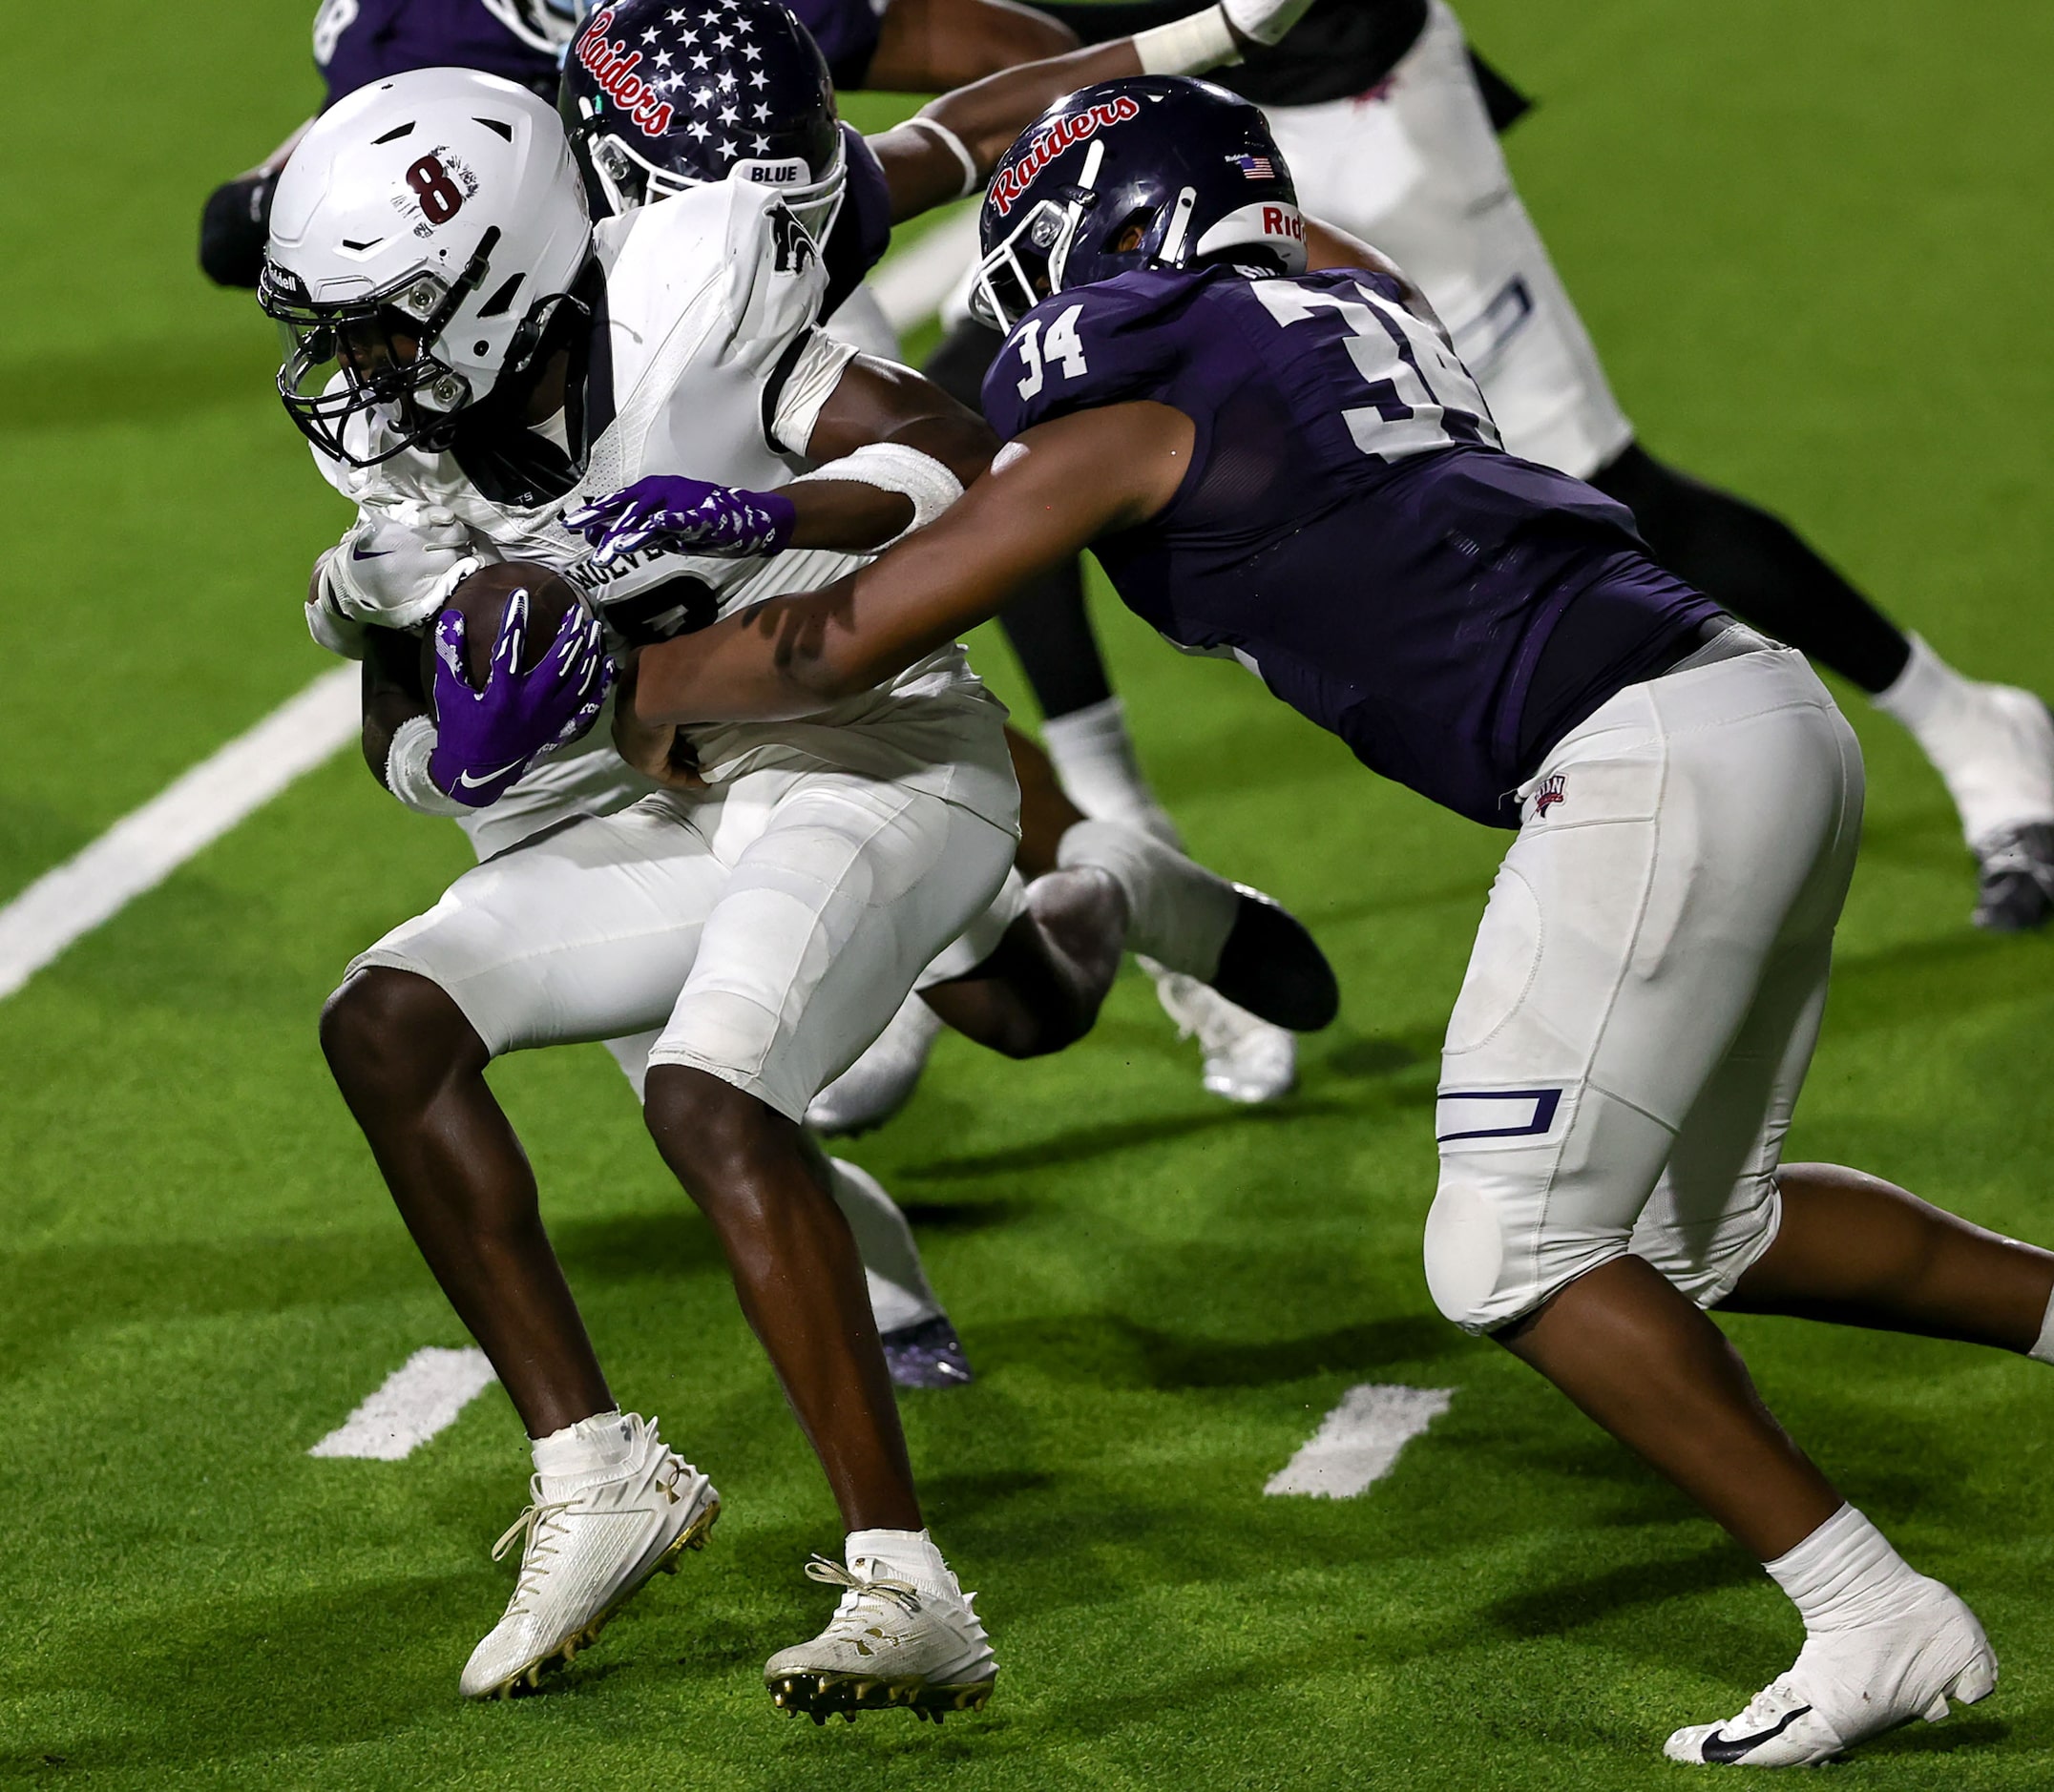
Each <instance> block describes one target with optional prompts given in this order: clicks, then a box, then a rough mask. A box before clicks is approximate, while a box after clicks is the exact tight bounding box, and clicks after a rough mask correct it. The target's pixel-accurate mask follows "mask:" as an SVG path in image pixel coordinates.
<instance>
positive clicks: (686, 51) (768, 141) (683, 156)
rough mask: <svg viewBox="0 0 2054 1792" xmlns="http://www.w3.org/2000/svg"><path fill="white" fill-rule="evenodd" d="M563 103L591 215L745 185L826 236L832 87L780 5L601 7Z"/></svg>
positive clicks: (695, 1)
mask: <svg viewBox="0 0 2054 1792" xmlns="http://www.w3.org/2000/svg"><path fill="white" fill-rule="evenodd" d="M559 103H560V105H561V108H562V112H563V119H564V124H565V126H566V127H567V128H568V129H569V131H570V133H571V137H572V141H573V144H574V146H575V148H576V154H577V159H578V162H579V164H580V166H581V167H582V168H583V170H584V172H585V177H586V188H587V192H588V194H589V195H590V198H591V200H592V205H593V209H594V210H595V211H601V212H623V211H628V210H630V209H632V208H633V207H635V206H637V205H641V204H645V203H647V202H648V201H649V200H652V199H659V198H664V197H666V196H667V195H669V194H673V193H678V192H681V191H682V190H683V189H684V188H686V187H691V186H700V185H703V184H705V183H706V182H709V181H715V180H748V181H755V182H758V183H760V184H763V185H768V186H775V187H776V188H777V189H778V190H779V192H780V193H781V194H782V195H783V196H784V198H785V200H786V204H788V205H789V206H790V207H791V209H792V211H793V212H794V213H796V214H797V216H798V218H799V220H800V221H801V222H802V223H803V224H804V225H805V226H806V228H807V234H808V235H809V236H810V237H811V238H812V240H813V241H814V243H815V245H816V246H817V245H819V244H821V243H824V242H826V240H827V239H828V229H829V228H830V226H831V225H832V224H833V222H834V215H835V213H836V211H837V210H838V209H839V208H840V206H841V202H842V184H843V178H844V172H845V170H844V156H843V149H842V135H841V131H840V130H839V128H838V127H837V125H836V122H835V112H834V84H833V82H832V81H831V80H830V79H829V78H828V65H827V63H826V62H825V61H824V60H823V59H822V57H821V53H820V51H819V49H818V48H817V47H816V46H815V45H814V42H813V40H812V38H811V37H809V36H808V35H807V31H806V28H805V26H803V25H801V24H800V23H799V21H798V20H797V19H796V18H794V17H793V16H792V14H791V13H790V12H789V11H788V10H786V8H784V7H782V6H780V5H779V4H778V3H777V0H682V4H680V3H679V0H619V4H618V5H615V6H608V7H602V8H600V9H599V10H597V11H596V12H594V13H593V15H592V16H591V18H589V19H588V20H587V21H586V22H585V27H584V29H583V30H582V31H579V32H578V34H577V37H576V40H575V41H574V42H573V43H572V45H571V49H570V53H569V55H568V56H567V57H566V58H565V60H564V68H563V89H562V96H561V100H560V102H559Z"/></svg>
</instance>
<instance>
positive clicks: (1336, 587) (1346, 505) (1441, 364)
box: [984, 267, 1719, 825]
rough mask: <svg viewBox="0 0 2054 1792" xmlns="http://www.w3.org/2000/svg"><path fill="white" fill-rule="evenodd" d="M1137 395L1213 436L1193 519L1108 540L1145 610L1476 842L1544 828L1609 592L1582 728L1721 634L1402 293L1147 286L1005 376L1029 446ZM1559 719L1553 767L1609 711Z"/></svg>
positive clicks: (1062, 334)
mask: <svg viewBox="0 0 2054 1792" xmlns="http://www.w3.org/2000/svg"><path fill="white" fill-rule="evenodd" d="M1131 400H1150V401H1153V402H1155V403H1158V404H1163V405H1168V406H1173V407H1175V408H1176V409H1178V410H1180V411H1182V412H1184V415H1186V416H1187V417H1189V418H1190V419H1191V421H1192V423H1193V425H1194V426H1195V427H1196V430H1197V435H1196V439H1195V441H1194V443H1193V446H1192V456H1191V467H1190V470H1189V471H1188V472H1187V473H1186V474H1185V476H1184V483H1183V485H1182V487H1181V488H1180V490H1178V493H1177V495H1176V497H1175V498H1174V499H1172V500H1171V502H1170V504H1169V505H1168V507H1167V508H1166V509H1164V510H1163V511H1162V512H1160V513H1159V514H1158V515H1156V516H1155V517H1153V518H1151V519H1150V520H1149V521H1148V522H1147V523H1145V524H1143V525H1142V526H1141V527H1140V528H1137V529H1132V530H1127V531H1122V532H1121V533H1119V534H1115V535H1110V536H1107V537H1105V538H1103V539H1101V540H1100V541H1099V542H1097V543H1095V544H1094V546H1093V552H1095V553H1096V554H1097V555H1098V557H1099V560H1100V564H1101V565H1102V566H1103V567H1104V568H1105V571H1106V573H1107V575H1108V576H1109V577H1110V578H1111V579H1112V582H1113V584H1114V587H1115V588H1116V589H1117V590H1118V591H1119V593H1120V595H1121V600H1122V601H1123V602H1124V603H1125V604H1126V605H1127V607H1128V608H1129V609H1131V610H1133V611H1134V612H1135V613H1136V614H1137V615H1140V616H1141V617H1142V619H1143V620H1144V621H1146V622H1148V623H1149V624H1150V625H1151V626H1153V627H1154V628H1155V629H1157V630H1158V631H1159V632H1160V633H1161V634H1163V636H1166V637H1167V638H1168V639H1169V640H1170V641H1171V642H1172V643H1174V644H1175V645H1177V646H1179V647H1182V648H1184V649H1185V650H1186V651H1189V652H1195V653H1209V654H1218V655H1222V656H1226V655H1231V656H1233V657H1235V658H1238V659H1240V660H1241V661H1242V662H1243V663H1244V664H1246V665H1247V666H1249V667H1250V668H1251V669H1252V670H1254V671H1256V672H1257V673H1259V674H1260V676H1261V677H1262V678H1263V680H1264V682H1265V683H1266V684H1268V687H1269V689H1270V690H1271V691H1272V692H1274V693H1275V694H1276V695H1277V696H1278V697H1280V698H1283V699H1284V700H1285V701H1286V702H1288V703H1289V704H1290V705H1291V706H1292V707H1293V708H1294V709H1297V710H1299V711H1300V712H1301V713H1302V714H1304V715H1306V716H1307V717H1309V718H1310V719H1312V720H1313V721H1316V722H1318V723H1319V724H1320V725H1321V726H1322V727H1324V728H1327V729H1330V730H1331V731H1332V732H1333V733H1335V734H1337V735H1339V736H1340V737H1341V739H1342V740H1346V741H1347V742H1348V744H1349V745H1350V746H1351V747H1352V749H1353V750H1354V752H1355V755H1356V757H1357V758H1359V759H1360V760H1361V761H1363V762H1364V763H1365V764H1367V765H1369V766H1370V767H1371V768H1372V769H1373V770H1374V771H1377V772H1380V773H1382V774H1383V775H1384V776H1386V777H1388V778H1392V779H1394V780H1396V781H1398V782H1400V783H1404V784H1408V785H1410V786H1411V787H1412V788H1413V789H1415V790H1417V791H1419V792H1420V793H1421V794H1422V795H1424V796H1427V797H1430V798H1432V799H1433V800H1434V801H1435V802H1439V803H1442V804H1444V805H1445V806H1447V807H1448V808H1451V809H1454V810H1456V811H1457V813H1458V814H1461V815H1466V816H1469V817H1470V818H1472V819H1473V820H1475V821H1478V822H1483V823H1493V824H1498V825H1516V824H1517V813H1516V810H1515V809H1514V808H1513V807H1512V806H1511V805H1509V804H1508V803H1507V802H1505V801H1504V799H1505V797H1506V796H1507V795H1508V793H1509V792H1511V791H1512V790H1513V789H1514V788H1515V787H1516V786H1517V785H1518V784H1519V783H1520V782H1521V781H1523V780H1524V778H1525V777H1527V776H1528V775H1529V774H1530V773H1531V771H1532V769H1533V761H1534V760H1535V756H1536V751H1537V746H1536V741H1535V738H1534V736H1535V729H1534V726H1533V724H1534V722H1535V720H1536V718H1534V717H1530V716H1529V715H1528V714H1527V700H1528V696H1529V691H1530V690H1531V689H1532V687H1533V685H1534V673H1535V668H1536V666H1537V665H1538V664H1539V663H1540V662H1541V658H1542V655H1543V649H1544V648H1545V647H1546V646H1547V643H1548V641H1549V638H1550V636H1552V635H1553V634H1554V632H1555V629H1556V626H1557V624H1558V623H1559V622H1560V621H1561V617H1562V615H1563V614H1564V613H1565V612H1566V611H1567V610H1568V609H1569V608H1570V607H1571V605H1572V604H1574V603H1576V602H1577V601H1578V600H1579V598H1580V597H1581V596H1582V595H1583V594H1586V593H1601V594H1602V597H1594V600H1593V605H1592V611H1591V613H1592V614H1593V615H1596V614H1599V613H1601V612H1602V615H1603V618H1604V626H1603V627H1601V628H1596V629H1593V630H1591V631H1588V632H1587V633H1586V634H1582V635H1579V634H1577V633H1574V632H1572V633H1571V634H1570V635H1568V636H1565V637H1564V638H1565V640H1569V641H1579V642H1581V641H1584V640H1587V641H1589V642H1590V643H1591V646H1590V648H1589V650H1588V651H1589V654H1590V655H1591V656H1593V663H1591V664H1590V665H1589V666H1587V667H1584V666H1582V665H1578V666H1564V665H1562V664H1560V663H1554V664H1551V666H1550V668H1549V674H1548V678H1547V688H1548V690H1549V691H1550V692H1559V691H1561V690H1563V689H1568V688H1573V689H1574V690H1576V691H1577V692H1579V693H1581V694H1582V695H1583V696H1584V697H1585V698H1590V694H1591V693H1593V692H1595V693H1597V694H1598V695H1597V696H1596V698H1595V699H1594V700H1590V701H1588V702H1586V706H1585V707H1584V709H1583V710H1582V714H1587V713H1588V710H1589V708H1590V707H1594V706H1595V701H1597V700H1602V698H1603V695H1608V694H1609V693H1608V692H1607V691H1606V690H1605V688H1604V681H1603V675H1604V673H1605V672H1606V670H1607V668H1608V667H1616V668H1618V669H1619V670H1620V672H1621V674H1622V676H1621V677H1619V678H1618V679H1617V681H1616V682H1615V683H1614V684H1613V685H1612V686H1611V687H1610V688H1611V689H1617V688H1618V687H1619V685H1620V684H1623V683H1624V682H1627V681H1629V678H1630V677H1638V676H1645V671H1646V670H1647V668H1648V667H1649V666H1650V665H1651V664H1652V663H1654V662H1655V661H1656V660H1657V659H1659V657H1660V651H1661V648H1662V647H1663V645H1664V644H1665V643H1667V642H1673V641H1680V640H1681V639H1682V638H1683V637H1685V636H1687V635H1688V634H1690V633H1691V632H1692V631H1694V630H1696V629H1698V628H1700V627H1701V626H1702V625H1703V624H1704V623H1705V622H1706V621H1708V620H1709V619H1710V618H1712V617H1714V616H1716V615H1718V614H1719V612H1718V608H1717V606H1716V605H1714V604H1713V603H1711V602H1710V601H1709V600H1708V599H1707V598H1705V597H1702V596H1700V595H1699V594H1697V593H1695V592H1693V591H1691V590H1690V589H1689V588H1688V587H1687V586H1684V585H1681V584H1679V583H1677V582H1676V581H1675V580H1673V579H1670V578H1668V577H1667V576H1666V574H1662V573H1657V572H1656V571H1655V569H1653V568H1652V567H1651V566H1645V562H1644V561H1643V560H1642V559H1641V557H1640V556H1639V554H1638V553H1636V552H1632V551H1633V550H1635V549H1636V548H1637V547H1638V545H1639V538H1638V536H1637V535H1636V534H1635V532H1634V526H1633V518H1632V514H1631V512H1630V511H1626V510H1625V509H1624V507H1623V506H1621V505H1618V504H1616V503H1614V502H1613V501H1612V500H1611V499H1609V498H1607V497H1605V496H1604V495H1603V493H1602V492H1599V491H1596V490H1592V489H1591V488H1590V487H1589V486H1586V485H1584V484H1583V483H1582V481H1581V480H1576V479H1571V478H1569V477H1568V476H1567V475H1566V474H1563V473H1559V472H1555V471H1552V470H1551V469H1547V468H1544V467H1537V466H1535V465H1533V464H1532V463H1531V462H1528V461H1522V460H1519V459H1516V458H1515V457H1513V456H1512V455H1509V454H1507V453H1505V452H1504V451H1503V449H1502V448H1500V447H1499V441H1498V431H1497V429H1496V427H1494V426H1493V424H1492V422H1491V419H1490V411H1489V407H1488V406H1486V405H1485V404H1484V401H1483V398H1482V395H1481V393H1479V392H1478V389H1477V386H1476V385H1475V383H1474V382H1473V381H1472V380H1471V379H1470V377H1469V374H1468V372H1467V370H1466V369H1465V368H1463V366H1462V365H1461V363H1460V362H1459V361H1457V359H1456V358H1455V356H1454V354H1453V353H1452V351H1450V349H1449V348H1448V346H1447V344H1445V343H1444V342H1443V341H1442V340H1441V339H1440V337H1439V335H1438V334H1437V333H1436V331H1435V330H1433V329H1432V328H1431V327H1430V326H1429V325H1428V324H1426V323H1423V322H1422V321H1421V320H1419V319H1417V318H1415V317H1414V316H1413V315H1412V314H1411V313H1410V312H1409V311H1407V310H1406V309H1405V307H1404V304H1403V302H1402V300H1401V296H1400V290H1399V287H1398V285H1397V283H1396V282H1395V281H1392V280H1390V279H1389V278H1388V277H1385V276H1382V275H1378V274H1373V273H1370V272H1367V271H1363V270H1357V269H1346V270H1330V271H1326V272H1322V273H1317V274H1306V275H1300V276H1297V277H1295V278H1289V279H1286V278H1269V279H1260V278H1258V279H1250V278H1248V277H1247V276H1245V275H1243V274H1240V273H1238V272H1236V271H1234V270H1232V269H1229V268H1219V267H1216V268H1210V269H1206V270H1204V271H1201V272H1198V273H1178V272H1172V271H1167V270H1151V271H1145V272H1137V273H1132V274H1124V275H1121V277H1120V278H1118V279H1116V280H1111V281H1103V282H1102V283H1100V284H1098V285H1093V286H1085V287H1079V288H1077V289H1075V290H1073V291H1070V292H1065V293H1060V294H1058V295H1057V296H1056V297H1054V298H1052V299H1048V300H1045V301H1043V302H1042V303H1040V304H1039V305H1037V306H1036V308H1035V309H1034V310H1033V311H1032V312H1030V313H1029V314H1028V315H1027V316H1026V317H1025V318H1024V319H1022V320H1021V322H1020V323H1019V325H1018V327H1017V329H1015V330H1014V332H1013V333H1012V335H1011V336H1010V337H1009V338H1008V339H1007V341H1006V344H1005V346H1004V347H1003V348H1001V349H1000V351H999V354H998V358H997V360H996V362H994V363H993V365H992V369H991V372H990V373H989V374H988V375H987V376H986V379H985V383H984V408H985V414H986V416H987V417H988V418H989V419H990V421H991V424H992V427H994V428H995V429H996V430H997V432H998V433H999V434H1000V435H1001V436H1005V437H1012V436H1014V435H1017V434H1018V433H1019V432H1020V431H1021V430H1023V429H1026V428H1028V427H1032V426H1033V425H1035V424H1037V423H1041V422H1045V421H1047V420H1049V419H1051V418H1055V417H1060V416H1063V415H1065V414H1067V413H1069V412H1072V411H1077V410H1081V409H1087V408H1091V407H1094V406H1103V405H1115V404H1120V403H1122V402H1126V401H1131ZM1644 567H1645V574H1644V573H1643V572H1642V569H1643V568H1644ZM1644 619H1645V628H1643V627H1642V626H1641V624H1642V622H1643V620H1644ZM1581 655H1582V650H1581V649H1580V650H1579V656H1581ZM1599 659H1602V660H1603V663H1598V660H1599ZM1550 707H1551V709H1552V707H1553V704H1552V702H1551V703H1550ZM1577 719H1581V715H1572V716H1568V717H1566V718H1561V719H1560V721H1561V725H1560V726H1557V727H1556V728H1555V730H1554V737H1553V738H1549V739H1544V740H1540V741H1539V742H1538V747H1539V750H1544V749H1545V748H1546V747H1548V746H1551V745H1552V744H1553V740H1554V738H1559V737H1560V735H1561V733H1562V732H1564V731H1565V729H1566V726H1567V725H1568V724H1569V722H1571V721H1574V720H1577ZM1543 720H1544V719H1543Z"/></svg>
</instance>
